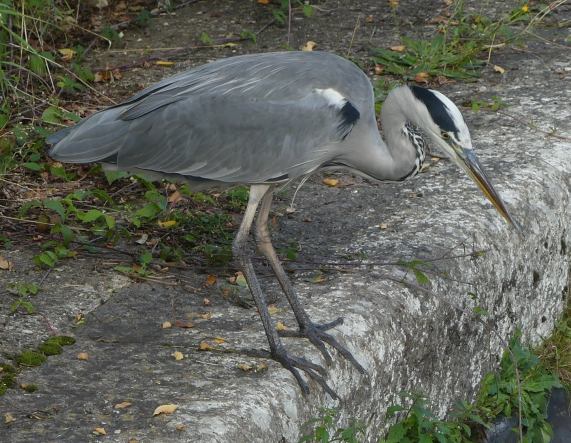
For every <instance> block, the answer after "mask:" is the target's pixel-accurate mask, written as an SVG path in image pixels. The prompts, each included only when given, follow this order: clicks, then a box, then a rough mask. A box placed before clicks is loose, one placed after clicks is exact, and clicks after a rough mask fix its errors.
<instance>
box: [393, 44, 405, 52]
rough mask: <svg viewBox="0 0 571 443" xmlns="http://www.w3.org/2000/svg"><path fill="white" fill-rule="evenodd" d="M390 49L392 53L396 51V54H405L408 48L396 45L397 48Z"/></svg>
mask: <svg viewBox="0 0 571 443" xmlns="http://www.w3.org/2000/svg"><path fill="white" fill-rule="evenodd" d="M389 49H390V50H391V51H395V52H404V51H406V46H405V45H395V46H390V47H389Z"/></svg>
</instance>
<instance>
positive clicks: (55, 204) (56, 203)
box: [43, 199, 65, 221]
mask: <svg viewBox="0 0 571 443" xmlns="http://www.w3.org/2000/svg"><path fill="white" fill-rule="evenodd" d="M43 204H44V207H45V208H47V209H51V210H52V211H54V212H56V213H57V214H58V215H59V216H60V218H61V220H62V221H65V209H64V207H63V205H62V204H61V201H60V200H54V199H51V200H44V201H43Z"/></svg>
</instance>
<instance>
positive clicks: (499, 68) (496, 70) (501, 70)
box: [494, 65, 506, 74]
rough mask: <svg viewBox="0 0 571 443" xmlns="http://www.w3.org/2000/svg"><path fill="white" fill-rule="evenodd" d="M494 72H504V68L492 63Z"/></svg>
mask: <svg viewBox="0 0 571 443" xmlns="http://www.w3.org/2000/svg"><path fill="white" fill-rule="evenodd" d="M494 72H498V73H500V74H503V73H504V72H506V70H505V69H504V68H502V67H501V66H498V65H494Z"/></svg>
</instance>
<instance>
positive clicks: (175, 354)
mask: <svg viewBox="0 0 571 443" xmlns="http://www.w3.org/2000/svg"><path fill="white" fill-rule="evenodd" d="M172 356H173V357H174V359H175V360H176V361H179V360H182V359H183V358H184V354H183V353H182V352H180V351H175V352H173V353H172Z"/></svg>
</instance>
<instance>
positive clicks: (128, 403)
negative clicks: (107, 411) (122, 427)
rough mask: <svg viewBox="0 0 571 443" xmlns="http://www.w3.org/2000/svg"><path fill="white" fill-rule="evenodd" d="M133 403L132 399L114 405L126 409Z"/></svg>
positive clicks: (116, 407)
mask: <svg viewBox="0 0 571 443" xmlns="http://www.w3.org/2000/svg"><path fill="white" fill-rule="evenodd" d="M132 404H133V403H131V402H130V401H122V402H121V403H117V404H116V405H115V406H113V407H114V408H115V409H126V408H128V407H129V406H131V405H132Z"/></svg>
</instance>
